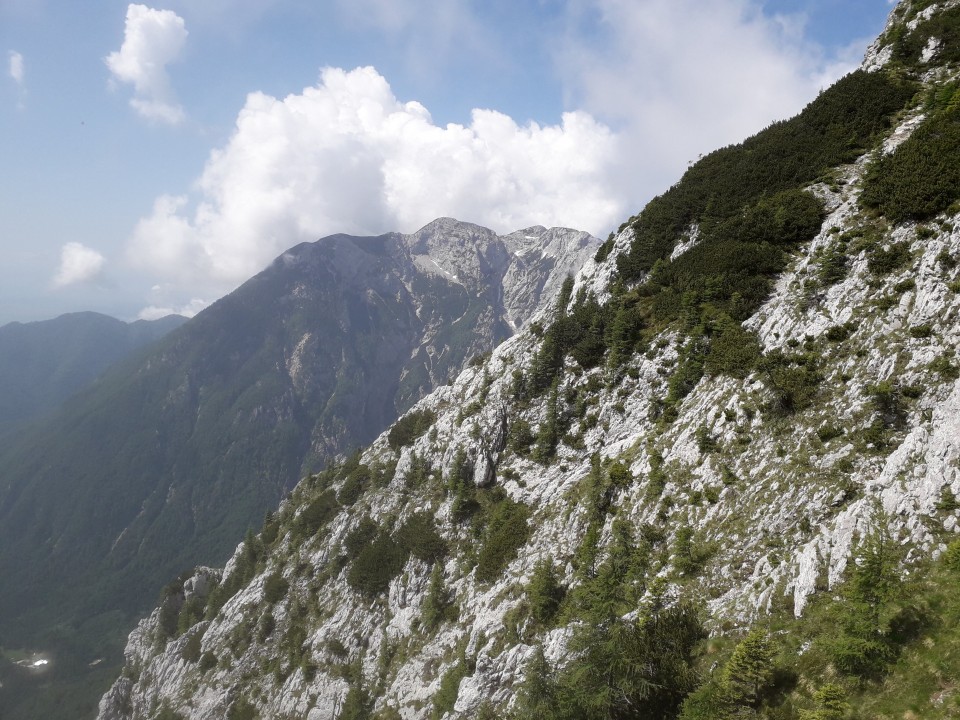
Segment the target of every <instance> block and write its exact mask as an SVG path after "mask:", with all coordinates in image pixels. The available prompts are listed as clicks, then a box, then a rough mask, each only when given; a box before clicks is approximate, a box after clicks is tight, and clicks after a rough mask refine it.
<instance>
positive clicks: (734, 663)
mask: <svg viewBox="0 0 960 720" xmlns="http://www.w3.org/2000/svg"><path fill="white" fill-rule="evenodd" d="M773 671H774V664H773V654H772V653H771V651H770V641H769V639H768V638H767V636H766V634H765V633H763V632H762V631H759V630H754V631H753V632H751V633H750V634H749V635H747V637H745V638H744V639H743V640H742V641H741V642H740V644H739V645H737V647H736V649H734V651H733V655H731V656H730V660H729V661H728V662H727V665H726V667H725V668H724V671H723V678H722V686H723V689H724V693H725V694H726V696H727V698H728V699H729V701H730V703H731V704H732V705H733V706H734V707H741V708H757V707H759V706H760V703H761V702H762V700H763V697H764V694H765V692H766V691H767V690H769V688H770V684H771V681H772V679H773Z"/></svg>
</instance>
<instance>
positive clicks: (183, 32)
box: [104, 4, 187, 125]
mask: <svg viewBox="0 0 960 720" xmlns="http://www.w3.org/2000/svg"><path fill="white" fill-rule="evenodd" d="M186 40H187V29H186V24H185V23H184V21H183V18H181V17H180V16H179V15H177V14H176V13H175V12H173V11H172V10H154V9H153V8H149V7H147V6H146V5H135V4H131V5H129V6H128V7H127V18H126V26H125V29H124V37H123V45H121V47H120V49H119V50H118V51H115V52H112V53H110V54H109V55H108V56H107V57H106V58H105V60H104V61H105V62H106V64H107V67H108V68H109V69H110V72H111V74H112V75H113V78H114V79H115V80H116V81H118V82H121V83H127V84H130V85H133V91H134V95H133V98H132V99H131V100H130V105H131V106H132V107H133V109H134V110H136V111H137V112H138V113H139V114H140V115H142V116H143V117H145V118H147V119H149V120H153V121H157V122H163V123H168V124H171V125H175V124H177V123H180V122H182V121H183V119H184V117H185V113H184V111H183V108H182V107H181V106H180V104H179V102H178V101H177V99H176V96H175V95H174V92H173V88H172V87H171V84H170V76H169V75H168V73H167V65H169V64H170V63H172V62H174V61H175V60H176V59H177V58H178V57H179V56H180V52H181V51H182V50H183V46H184V44H185V43H186Z"/></svg>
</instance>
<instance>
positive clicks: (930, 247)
mask: <svg viewBox="0 0 960 720" xmlns="http://www.w3.org/2000/svg"><path fill="white" fill-rule="evenodd" d="M958 62H960V3H957V2H946V3H931V2H921V1H917V2H902V3H900V5H898V6H897V8H896V9H895V10H894V13H893V15H892V16H891V22H890V25H889V26H888V28H887V30H886V32H885V33H884V35H883V36H882V37H881V38H880V39H879V40H878V42H877V43H876V44H875V45H874V46H873V47H872V48H871V50H870V51H869V53H868V55H867V58H866V60H865V62H864V69H865V70H866V71H867V72H861V73H858V74H855V75H853V76H851V77H850V78H848V79H846V80H844V81H842V82H841V83H839V84H838V85H837V86H836V87H835V88H833V89H831V90H829V91H827V92H826V93H824V94H823V95H822V96H821V98H818V100H817V101H815V102H814V103H812V104H811V106H810V107H809V108H808V109H807V110H806V111H805V112H804V114H803V115H801V116H800V118H798V119H797V120H795V121H791V122H790V123H786V124H783V125H775V126H773V127H772V128H771V129H769V130H768V131H765V132H764V133H761V134H760V135H758V136H757V137H756V138H752V139H750V140H748V141H746V142H745V143H744V145H743V146H741V147H738V148H728V149H725V150H723V151H719V152H718V153H716V154H714V155H712V156H709V157H708V158H705V159H704V160H703V161H701V163H699V164H698V165H696V166H694V167H693V168H691V170H690V171H689V172H688V173H687V175H686V176H685V177H684V179H683V180H682V181H681V182H680V183H679V184H678V185H677V186H675V187H674V188H672V189H671V191H670V192H668V193H665V194H664V195H663V196H661V197H660V198H658V199H656V200H655V201H654V202H653V203H651V205H650V206H648V208H646V209H645V210H644V212H643V213H641V214H640V215H639V216H637V217H635V218H631V220H630V221H628V223H625V225H624V226H623V227H622V228H621V230H620V232H619V233H618V234H617V235H616V236H615V237H613V238H611V240H609V241H608V242H607V243H606V244H605V245H604V247H603V248H602V249H601V251H600V252H599V253H598V255H597V258H598V259H597V260H596V261H593V262H590V263H587V265H586V266H585V267H584V268H583V270H582V271H581V272H580V273H579V274H578V276H577V277H576V282H575V284H574V286H573V287H572V288H566V291H565V292H564V293H563V294H562V295H561V299H560V302H559V304H558V305H557V307H555V308H547V309H545V310H543V311H542V312H541V313H540V314H539V316H538V318H537V322H536V323H534V324H533V325H531V327H530V329H529V330H527V331H525V332H521V333H519V334H518V335H517V336H515V337H513V338H511V339H510V340H508V341H507V342H505V343H504V344H502V345H501V346H500V347H498V348H497V349H496V350H495V351H494V352H493V354H492V356H491V357H490V358H489V359H488V360H486V361H485V362H484V363H483V364H481V365H475V366H471V367H468V368H467V369H466V370H464V371H463V373H461V374H460V376H459V377H458V378H457V379H456V381H455V382H454V383H453V384H451V385H448V386H444V387H440V388H438V389H437V390H435V391H434V392H433V393H432V394H431V395H430V396H428V397H426V398H424V399H423V400H422V401H420V402H419V403H418V404H417V405H416V407H415V408H414V410H413V411H412V412H411V413H410V414H408V415H407V416H406V417H405V418H404V419H403V420H402V421H400V422H399V423H397V424H396V425H395V426H394V428H393V429H392V430H391V432H390V433H389V434H384V435H381V436H380V437H379V438H378V439H377V440H376V441H375V442H374V443H373V444H372V445H371V446H370V447H369V448H368V449H367V450H365V451H364V453H363V454H362V456H361V457H360V458H358V459H356V460H355V461H354V462H352V463H348V464H346V465H344V466H342V467H340V468H338V469H336V470H333V471H330V472H327V473H323V474H320V475H312V476H309V477H307V478H305V479H304V480H303V481H301V483H300V484H299V485H298V486H297V488H296V489H295V491H294V492H293V494H292V495H291V497H290V498H288V499H287V500H286V501H285V502H284V503H283V504H282V505H281V506H280V509H279V510H278V512H277V513H276V514H275V515H274V516H271V517H269V518H268V519H267V522H266V523H265V525H264V528H263V530H262V532H261V534H260V535H259V536H256V537H254V536H249V537H248V538H247V539H246V540H245V541H244V543H243V544H241V545H240V546H239V547H238V549H237V552H236V553H235V554H234V556H233V558H232V560H231V561H230V563H229V564H228V565H227V566H226V568H225V569H223V570H222V571H221V570H212V569H208V568H201V569H198V570H197V571H196V572H195V573H193V574H192V577H181V578H180V579H179V580H178V581H176V582H174V583H172V584H171V586H170V587H169V588H168V590H167V592H166V593H165V595H164V598H163V601H162V604H161V606H160V607H159V608H157V609H156V610H155V611H154V612H153V614H152V615H151V616H150V617H149V618H147V619H145V620H143V621H142V622H141V623H140V626H139V627H138V628H137V630H136V631H135V632H134V633H132V634H131V636H130V639H129V642H128V645H127V650H126V668H125V671H124V674H123V676H122V677H121V678H120V679H118V680H117V681H116V683H115V684H114V686H113V688H112V689H111V690H110V692H109V693H108V694H107V695H106V696H104V698H103V700H102V701H101V704H100V715H99V717H100V718H102V720H119V719H121V718H122V719H127V718H152V717H156V716H158V713H160V714H163V713H166V714H165V715H163V716H164V717H167V716H169V717H183V718H238V717H262V718H292V717H306V718H311V719H314V718H316V719H319V718H359V717H381V718H396V717H402V718H422V717H436V718H440V717H464V718H466V717H477V716H488V717H497V716H504V715H505V714H506V712H507V709H508V708H511V707H516V705H517V704H518V703H519V702H520V700H518V699H517V698H518V690H520V689H521V685H522V683H523V679H524V676H525V674H529V673H528V672H527V668H529V667H531V666H537V663H538V662H540V664H541V665H542V658H541V659H540V660H538V652H539V651H538V648H540V649H542V651H543V657H544V658H545V660H546V662H547V663H548V664H549V665H552V666H553V667H554V668H555V670H556V671H562V670H563V669H564V668H569V667H571V666H576V665H577V664H578V663H583V662H585V660H584V658H586V657H588V656H589V647H585V646H584V645H583V644H582V643H580V644H579V645H578V644H576V642H575V640H576V638H577V636H578V635H577V634H578V633H579V632H581V631H582V630H583V628H584V627H587V626H589V625H590V624H591V622H592V621H591V618H593V617H595V616H596V615H595V614H590V613H596V606H595V605H596V602H597V601H596V597H597V596H598V595H601V596H602V595H603V593H604V592H605V591H606V590H605V588H604V587H602V582H603V580H604V578H606V579H608V580H609V578H611V577H614V578H618V579H617V581H616V597H617V598H618V602H617V603H615V604H614V608H615V610H614V611H611V612H609V613H608V614H607V615H605V617H606V620H604V621H603V623H600V624H599V625H598V627H599V630H598V632H600V633H603V632H604V628H605V627H607V628H609V627H614V626H616V627H621V626H622V627H627V626H629V627H634V629H636V628H639V631H642V630H643V628H644V627H649V626H650V625H649V623H653V622H654V618H656V617H658V612H660V611H659V610H658V608H663V607H665V606H666V607H671V606H674V607H680V606H681V605H682V604H683V603H685V602H690V601H696V602H698V603H699V604H701V605H703V606H704V607H705V608H706V612H707V616H708V618H709V619H708V620H707V624H708V626H709V627H710V628H711V629H712V630H713V631H714V632H715V633H718V634H722V633H724V632H725V633H734V634H735V633H736V631H737V629H738V628H742V627H746V626H749V625H750V624H751V623H752V622H754V621H756V620H757V619H758V618H761V617H764V616H766V615H767V614H768V613H780V614H781V615H783V614H792V615H797V616H800V615H802V614H803V613H804V612H806V610H807V608H808V606H809V603H810V602H811V599H813V598H818V597H823V596H825V595H826V596H829V595H831V594H836V593H837V592H839V591H838V590H837V588H838V587H840V585H841V582H842V581H843V580H844V578H845V577H847V576H848V575H849V572H848V571H849V567H848V565H849V558H850V557H851V554H852V553H853V552H854V551H855V550H856V549H857V548H860V547H862V546H864V545H866V544H868V542H867V538H869V537H871V536H872V535H871V534H872V533H874V532H878V531H879V530H882V531H884V532H885V533H887V534H888V535H889V537H892V538H894V539H895V540H896V541H897V543H898V545H899V546H900V547H901V548H902V551H903V554H904V556H905V557H904V559H905V562H906V565H905V573H906V575H908V576H909V575H910V573H911V572H912V570H911V569H912V568H914V567H918V566H919V563H921V562H924V561H928V560H929V559H930V558H935V557H937V556H938V555H939V554H940V553H942V552H943V551H944V550H945V549H946V548H947V545H948V543H950V542H951V540H952V539H953V538H954V537H955V534H956V533H957V532H958V531H960V527H958V517H960V515H958V513H960V509H958V508H960V504H958V503H957V502H956V493H958V492H960V382H958V376H960V359H958V354H957V351H958V343H960V322H958V320H960V270H958V265H960V224H958V223H960V205H957V203H956V201H958V200H960V183H958V182H953V181H949V182H948V180H949V170H946V169H944V168H945V167H949V166H950V164H951V163H950V160H947V158H954V157H955V156H956V154H958V153H960V142H958V141H954V137H955V136H954V135H951V134H950V133H952V132H953V131H954V127H955V126H954V125H951V123H953V122H955V116H954V115H953V114H952V113H953V112H954V107H955V105H954V101H955V99H956V98H957V97H958V94H957V88H958V87H960V85H958V77H960V76H958V73H957V63H958ZM858 113H859V116H858ZM825 115H827V116H829V117H827V119H826V120H824V116H825ZM804 133H809V137H810V138H812V140H811V141H810V142H809V143H808V144H806V145H804V143H805V142H806V140H805V135H804ZM944 138H947V139H948V140H949V141H950V142H949V144H948V145H937V143H940V142H942V141H943V139H944ZM798 147H799V148H800V150H796V148H798ZM831 148H833V149H831ZM831 153H832V154H831ZM808 158H813V159H812V160H808ZM917 158H920V160H919V161H917ZM934 158H939V159H941V160H945V161H946V162H945V163H944V164H943V165H940V166H937V167H934V166H935V165H936V163H934V161H933V159H934ZM791 163H792V164H791ZM784 168H786V169H785V170H784ZM737 173H739V175H736V174H737ZM788 175H789V177H787V176H788ZM730 177H734V181H732V182H727V180H725V178H730ZM945 178H947V180H945ZM740 180H743V181H742V182H741V181H740ZM751 183H752V185H751ZM934 185H936V186H937V188H936V190H935V191H933V190H931V189H930V188H932V187H933V186H934ZM751 187H756V188H757V189H756V191H755V193H754V194H752V195H751V194H750V193H751V192H753V191H752V190H750V188H751ZM904 187H906V188H909V189H910V192H907V191H905V190H903V188H904ZM718 188H719V189H720V190H718ZM721 190H722V192H721ZM724 193H725V194H724ZM725 206H726V207H725ZM664 228H666V229H665V230H664ZM571 320H572V321H573V322H570V321H571ZM878 528H879V530H878ZM624 548H626V550H625V549H624ZM635 550H636V551H638V552H639V553H640V556H642V557H640V556H636V557H634V556H633V555H631V553H634V551H635ZM624 553H626V556H627V557H628V558H632V559H630V560H629V562H628V565H630V563H636V565H635V566H634V565H630V567H631V568H633V569H629V568H628V569H627V570H623V569H622V568H621V569H620V570H619V571H617V570H616V569H615V568H614V569H611V568H612V567H613V565H614V564H615V563H614V560H615V559H617V561H618V562H619V561H622V560H623V557H624ZM544 562H546V563H547V566H546V567H548V568H549V567H552V568H553V573H555V575H556V578H555V582H556V584H557V585H558V586H559V587H560V588H562V590H563V591H564V592H565V594H566V597H565V599H564V600H562V607H563V608H565V610H562V611H561V612H560V614H559V615H556V614H555V613H553V612H551V613H550V614H547V613H546V611H544V610H543V607H544V602H543V601H544V598H545V597H549V596H550V593H549V592H545V591H544V590H543V588H544V584H545V582H546V581H544V580H543V578H544V577H545V575H544V572H545V571H544V570H543V567H544V565H543V563H544ZM617 572H619V573H620V574H619V575H618V574H617ZM547 574H549V573H547ZM187 575H190V574H189V573H188V574H187ZM546 585H549V583H546ZM607 589H609V588H607ZM825 590H831V591H832V593H826V592H824V591H825ZM561 595H562V593H561ZM558 602H561V601H559V600H558ZM637 618H647V620H642V619H641V620H636V619H637ZM635 620H636V622H637V625H630V623H634V621H635ZM837 632H840V630H839V629H838V630H837ZM571 643H573V644H571ZM807 649H808V648H807V647H804V648H803V649H801V651H800V652H801V653H802V652H804V651H806V650H807ZM530 663H532V665H531V664H530ZM831 672H833V673H834V676H835V675H836V670H833V671H831ZM724 677H726V676H724ZM718 682H719V681H718ZM547 686H548V684H547V683H546V682H545V681H544V683H541V690H542V691H543V692H542V695H543V696H544V697H546V696H547V695H549V693H548V692H547V691H546V690H543V688H544V687H547ZM608 689H609V688H608ZM646 691H647V692H648V695H647V696H643V697H648V698H649V688H647V690H646ZM530 692H531V691H530V690H529V685H527V686H524V689H523V691H522V692H520V696H521V700H523V701H524V702H529V698H530ZM685 692H689V689H687V690H686V691H685ZM789 692H796V693H803V692H807V693H808V696H809V695H811V694H812V692H810V691H809V689H804V688H803V687H797V688H796V689H795V690H790V691H789ZM944 692H947V691H944ZM682 699H683V696H682V695H681V696H680V697H679V699H677V698H675V699H673V700H671V702H672V703H673V704H672V705H671V707H670V709H668V710H667V711H663V712H662V713H660V712H658V713H657V714H655V715H654V714H653V711H652V710H651V711H650V713H651V715H650V716H651V717H653V716H656V717H674V716H675V715H676V712H677V707H678V706H679V703H680V702H681V701H682ZM781 701H782V697H781ZM613 702H615V700H614V701H613ZM801 702H805V700H803V698H801ZM938 702H942V693H941V694H940V701H938ZM801 707H804V706H803V705H802V704H801ZM642 708H643V706H642V705H641V706H640V709H641V710H642ZM758 708H759V701H757V702H756V703H755V704H754V705H753V706H751V707H750V708H749V710H750V713H753V714H751V715H750V716H755V714H756V713H757V712H759V709H758ZM526 710H527V711H528V712H529V707H527V708H526ZM693 711H694V710H693V709H691V708H689V707H688V708H685V710H684V712H690V713H692V712H693ZM622 712H624V714H622V715H609V716H610V717H613V716H618V717H633V716H635V715H632V714H630V712H632V713H634V714H636V713H638V712H639V713H640V714H639V715H636V716H645V715H643V713H642V712H640V710H638V709H637V708H636V707H635V708H633V709H632V710H630V711H629V712H628V711H622ZM949 712H950V710H949V709H948V708H945V707H942V708H940V709H939V710H934V709H933V707H932V706H930V707H926V709H925V710H923V711H922V712H921V713H920V714H919V715H917V714H914V715H912V716H913V717H919V716H922V717H941V716H942V717H948V716H949V715H948V714H945V713H949ZM750 713H748V714H750ZM527 716H529V717H568V716H577V715H576V713H574V714H573V715H569V714H568V715H549V714H547V715H544V714H536V713H529V714H528V715H522V714H521V717H527ZM582 716H584V717H587V716H589V717H593V716H594V715H589V714H586V713H584V714H583V715H582ZM595 716H597V717H600V716H601V714H595ZM602 716H604V717H607V716H608V715H602ZM775 716H776V717H781V716H782V717H794V716H795V715H775ZM842 716H843V715H842V714H841V715H829V717H842ZM690 717H694V715H690ZM696 717H721V716H720V715H711V714H706V715H699V716H696ZM723 717H726V716H723ZM803 717H828V715H803Z"/></svg>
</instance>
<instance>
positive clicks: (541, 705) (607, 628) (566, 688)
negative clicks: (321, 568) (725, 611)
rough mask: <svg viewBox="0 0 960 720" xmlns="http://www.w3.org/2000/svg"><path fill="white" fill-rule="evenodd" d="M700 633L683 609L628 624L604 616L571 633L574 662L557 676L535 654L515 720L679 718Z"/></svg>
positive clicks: (690, 687)
mask: <svg viewBox="0 0 960 720" xmlns="http://www.w3.org/2000/svg"><path fill="white" fill-rule="evenodd" d="M704 635H705V633H704V631H703V627H702V626H701V625H700V621H699V619H698V617H697V614H696V613H695V612H694V611H693V610H691V609H690V608H688V607H685V606H677V607H673V608H670V609H660V610H655V611H652V612H649V613H646V614H644V615H642V616H641V617H640V618H638V619H637V620H633V621H627V620H624V619H623V618H620V617H608V618H606V621H605V622H604V623H602V624H592V623H588V624H585V625H581V626H579V627H578V629H577V630H576V632H575V634H574V636H573V638H572V640H571V642H570V646H571V652H572V654H573V655H574V657H576V658H577V660H576V661H575V662H572V663H569V664H568V665H567V666H566V667H564V668H562V669H560V670H559V671H558V670H555V669H553V668H552V667H550V665H549V663H547V662H546V660H545V659H544V657H543V653H542V651H537V652H536V653H535V654H534V656H533V658H532V660H531V661H530V663H529V664H528V665H527V668H526V679H525V681H524V684H523V686H522V687H521V689H520V692H519V693H518V697H517V705H516V710H515V713H514V715H513V718H515V720H527V719H528V718H529V719H531V720H532V719H534V718H536V719H537V720H561V719H563V720H566V719H568V718H569V720H575V719H576V720H594V719H596V720H605V719H607V718H628V717H636V712H637V708H642V712H643V715H642V717H644V718H650V719H651V720H657V719H660V718H664V719H666V718H673V717H676V712H677V709H678V707H679V706H680V703H681V702H683V699H684V697H686V695H687V694H688V693H689V692H690V691H692V690H693V689H694V688H695V687H696V685H697V675H696V673H695V672H694V670H693V660H694V654H695V651H696V648H697V647H698V646H699V643H700V641H701V640H702V639H703V637H704Z"/></svg>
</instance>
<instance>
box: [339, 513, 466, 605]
mask: <svg viewBox="0 0 960 720" xmlns="http://www.w3.org/2000/svg"><path fill="white" fill-rule="evenodd" d="M344 550H345V552H346V560H347V561H348V562H349V563H350V569H349V571H348V572H347V582H349V583H350V587H352V588H353V589H354V590H355V591H357V592H358V593H360V594H361V595H364V596H365V597H368V598H375V597H377V596H378V595H380V594H382V593H384V592H386V590H387V588H388V587H389V585H390V582H391V581H392V580H393V579H394V578H395V577H397V576H398V575H399V574H400V573H401V572H402V571H403V568H404V566H405V565H406V564H407V560H409V559H410V557H411V556H413V557H416V558H418V559H420V560H423V561H424V562H428V563H433V562H436V561H438V560H440V559H441V558H443V557H444V556H445V555H446V554H447V544H446V543H445V542H444V540H443V538H441V537H440V535H439V534H438V533H437V530H436V526H435V523H434V520H433V517H432V516H430V515H426V514H423V513H419V514H416V515H411V516H410V517H409V518H408V519H407V520H406V522H404V523H403V525H401V526H400V527H399V528H397V529H396V530H395V531H393V532H390V531H389V530H388V529H387V528H386V527H382V526H378V525H377V524H376V523H374V522H373V521H372V520H370V519H369V518H365V519H364V520H362V521H361V522H360V524H359V525H358V526H357V527H356V528H355V529H354V530H353V532H352V533H350V535H348V536H347V538H346V540H345V541H344Z"/></svg>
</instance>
